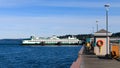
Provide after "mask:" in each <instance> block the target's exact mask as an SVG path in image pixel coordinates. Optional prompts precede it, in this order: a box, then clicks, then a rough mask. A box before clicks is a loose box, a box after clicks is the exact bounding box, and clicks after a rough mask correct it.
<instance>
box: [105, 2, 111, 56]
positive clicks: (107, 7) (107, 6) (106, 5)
mask: <svg viewBox="0 0 120 68" xmlns="http://www.w3.org/2000/svg"><path fill="white" fill-rule="evenodd" d="M104 6H105V8H106V46H107V49H106V51H107V55H109V54H110V51H109V43H108V42H109V41H108V11H109V7H110V5H109V4H105V5H104Z"/></svg>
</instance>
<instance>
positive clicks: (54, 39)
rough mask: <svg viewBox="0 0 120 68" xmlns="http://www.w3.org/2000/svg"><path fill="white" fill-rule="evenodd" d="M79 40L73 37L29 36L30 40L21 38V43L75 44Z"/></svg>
mask: <svg viewBox="0 0 120 68" xmlns="http://www.w3.org/2000/svg"><path fill="white" fill-rule="evenodd" d="M79 43H81V41H80V40H79V39H77V38H75V37H68V38H63V39H60V38H58V37H57V36H52V37H48V38H43V37H34V36H31V38H30V40H23V41H22V44H23V45H75V44H79Z"/></svg>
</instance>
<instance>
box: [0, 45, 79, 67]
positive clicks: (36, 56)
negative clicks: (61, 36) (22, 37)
mask: <svg viewBox="0 0 120 68" xmlns="http://www.w3.org/2000/svg"><path fill="white" fill-rule="evenodd" d="M80 48H81V46H72V47H71V46H51V47H50V46H21V45H0V68H70V65H71V64H72V62H73V61H75V60H76V58H77V56H78V52H79V50H80Z"/></svg>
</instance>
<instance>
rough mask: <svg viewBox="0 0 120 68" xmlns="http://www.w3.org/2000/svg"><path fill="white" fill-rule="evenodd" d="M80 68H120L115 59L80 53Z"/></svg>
mask: <svg viewBox="0 0 120 68" xmlns="http://www.w3.org/2000/svg"><path fill="white" fill-rule="evenodd" d="M81 59H82V61H81V62H82V63H81V64H80V65H81V66H80V68H120V62H119V61H117V60H115V59H106V58H104V57H98V56H96V55H86V54H85V55H82V56H81Z"/></svg>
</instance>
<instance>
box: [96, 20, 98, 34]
mask: <svg viewBox="0 0 120 68" xmlns="http://www.w3.org/2000/svg"><path fill="white" fill-rule="evenodd" d="M96 28H97V32H98V21H96Z"/></svg>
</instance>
